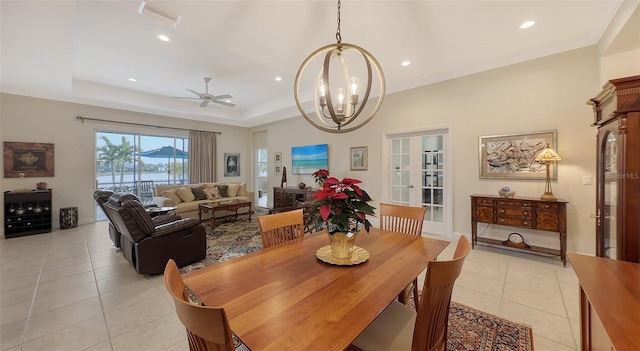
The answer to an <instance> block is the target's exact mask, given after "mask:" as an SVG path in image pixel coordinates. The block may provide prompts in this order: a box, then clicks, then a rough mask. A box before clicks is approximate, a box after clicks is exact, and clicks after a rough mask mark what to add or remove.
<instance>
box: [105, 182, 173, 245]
mask: <svg viewBox="0 0 640 351" xmlns="http://www.w3.org/2000/svg"><path fill="white" fill-rule="evenodd" d="M113 194H114V192H113V191H110V190H102V189H97V190H95V191H94V192H93V199H94V200H95V201H96V203H97V204H98V206H100V209H101V210H102V212H104V214H105V215H106V216H107V219H108V220H109V237H110V238H111V241H113V245H114V246H115V247H117V248H118V249H119V248H120V246H121V244H120V235H121V234H120V231H119V230H118V229H116V225H115V224H114V220H113V218H111V214H110V213H109V212H108V211H107V210H106V209H105V208H104V204H105V203H106V202H108V201H109V197H111V195H113ZM121 195H124V193H123V194H121ZM127 199H129V200H138V201H140V200H139V199H138V197H136V196H135V195H134V194H128V196H127ZM157 206H158V205H156V204H151V205H143V206H142V207H144V208H147V207H157ZM181 218H182V217H180V216H178V215H176V214H174V213H172V214H165V215H161V216H157V217H153V218H152V220H153V222H154V223H155V224H156V225H160V224H165V223H169V222H173V221H176V220H178V219H181Z"/></svg>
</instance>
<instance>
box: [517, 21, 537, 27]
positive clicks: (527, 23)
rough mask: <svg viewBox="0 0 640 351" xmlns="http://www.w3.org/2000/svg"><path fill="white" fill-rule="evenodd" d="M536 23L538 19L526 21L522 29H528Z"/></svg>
mask: <svg viewBox="0 0 640 351" xmlns="http://www.w3.org/2000/svg"><path fill="white" fill-rule="evenodd" d="M534 24H536V21H526V22H524V23H523V24H521V25H520V29H527V28H529V27H531V26H533V25H534Z"/></svg>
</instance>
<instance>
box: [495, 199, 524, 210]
mask: <svg viewBox="0 0 640 351" xmlns="http://www.w3.org/2000/svg"><path fill="white" fill-rule="evenodd" d="M496 205H498V206H509V207H528V208H533V202H530V201H524V200H513V199H500V200H496Z"/></svg>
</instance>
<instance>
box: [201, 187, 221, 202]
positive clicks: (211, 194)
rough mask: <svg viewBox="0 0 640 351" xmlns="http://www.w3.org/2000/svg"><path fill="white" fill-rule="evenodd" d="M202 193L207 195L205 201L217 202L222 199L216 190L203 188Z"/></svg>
mask: <svg viewBox="0 0 640 351" xmlns="http://www.w3.org/2000/svg"><path fill="white" fill-rule="evenodd" d="M204 193H205V194H207V200H217V199H221V198H222V196H220V192H219V191H218V188H204Z"/></svg>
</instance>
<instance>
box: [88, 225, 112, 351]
mask: <svg viewBox="0 0 640 351" xmlns="http://www.w3.org/2000/svg"><path fill="white" fill-rule="evenodd" d="M80 228H81V229H82V239H83V240H84V245H85V247H86V248H87V254H88V255H89V265H90V266H91V274H92V275H93V282H94V284H95V285H96V291H97V292H98V301H100V310H102V320H103V321H104V327H105V329H106V331H107V340H108V341H109V348H110V349H111V350H113V344H112V343H111V331H110V330H109V325H108V324H107V316H106V315H105V312H104V305H103V304H102V294H100V287H99V286H98V279H97V278H96V271H95V269H94V267H93V257H91V250H89V244H88V243H87V234H86V231H85V225H82V226H80ZM98 344H99V343H98ZM98 344H95V345H98ZM95 345H92V346H95Z"/></svg>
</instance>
